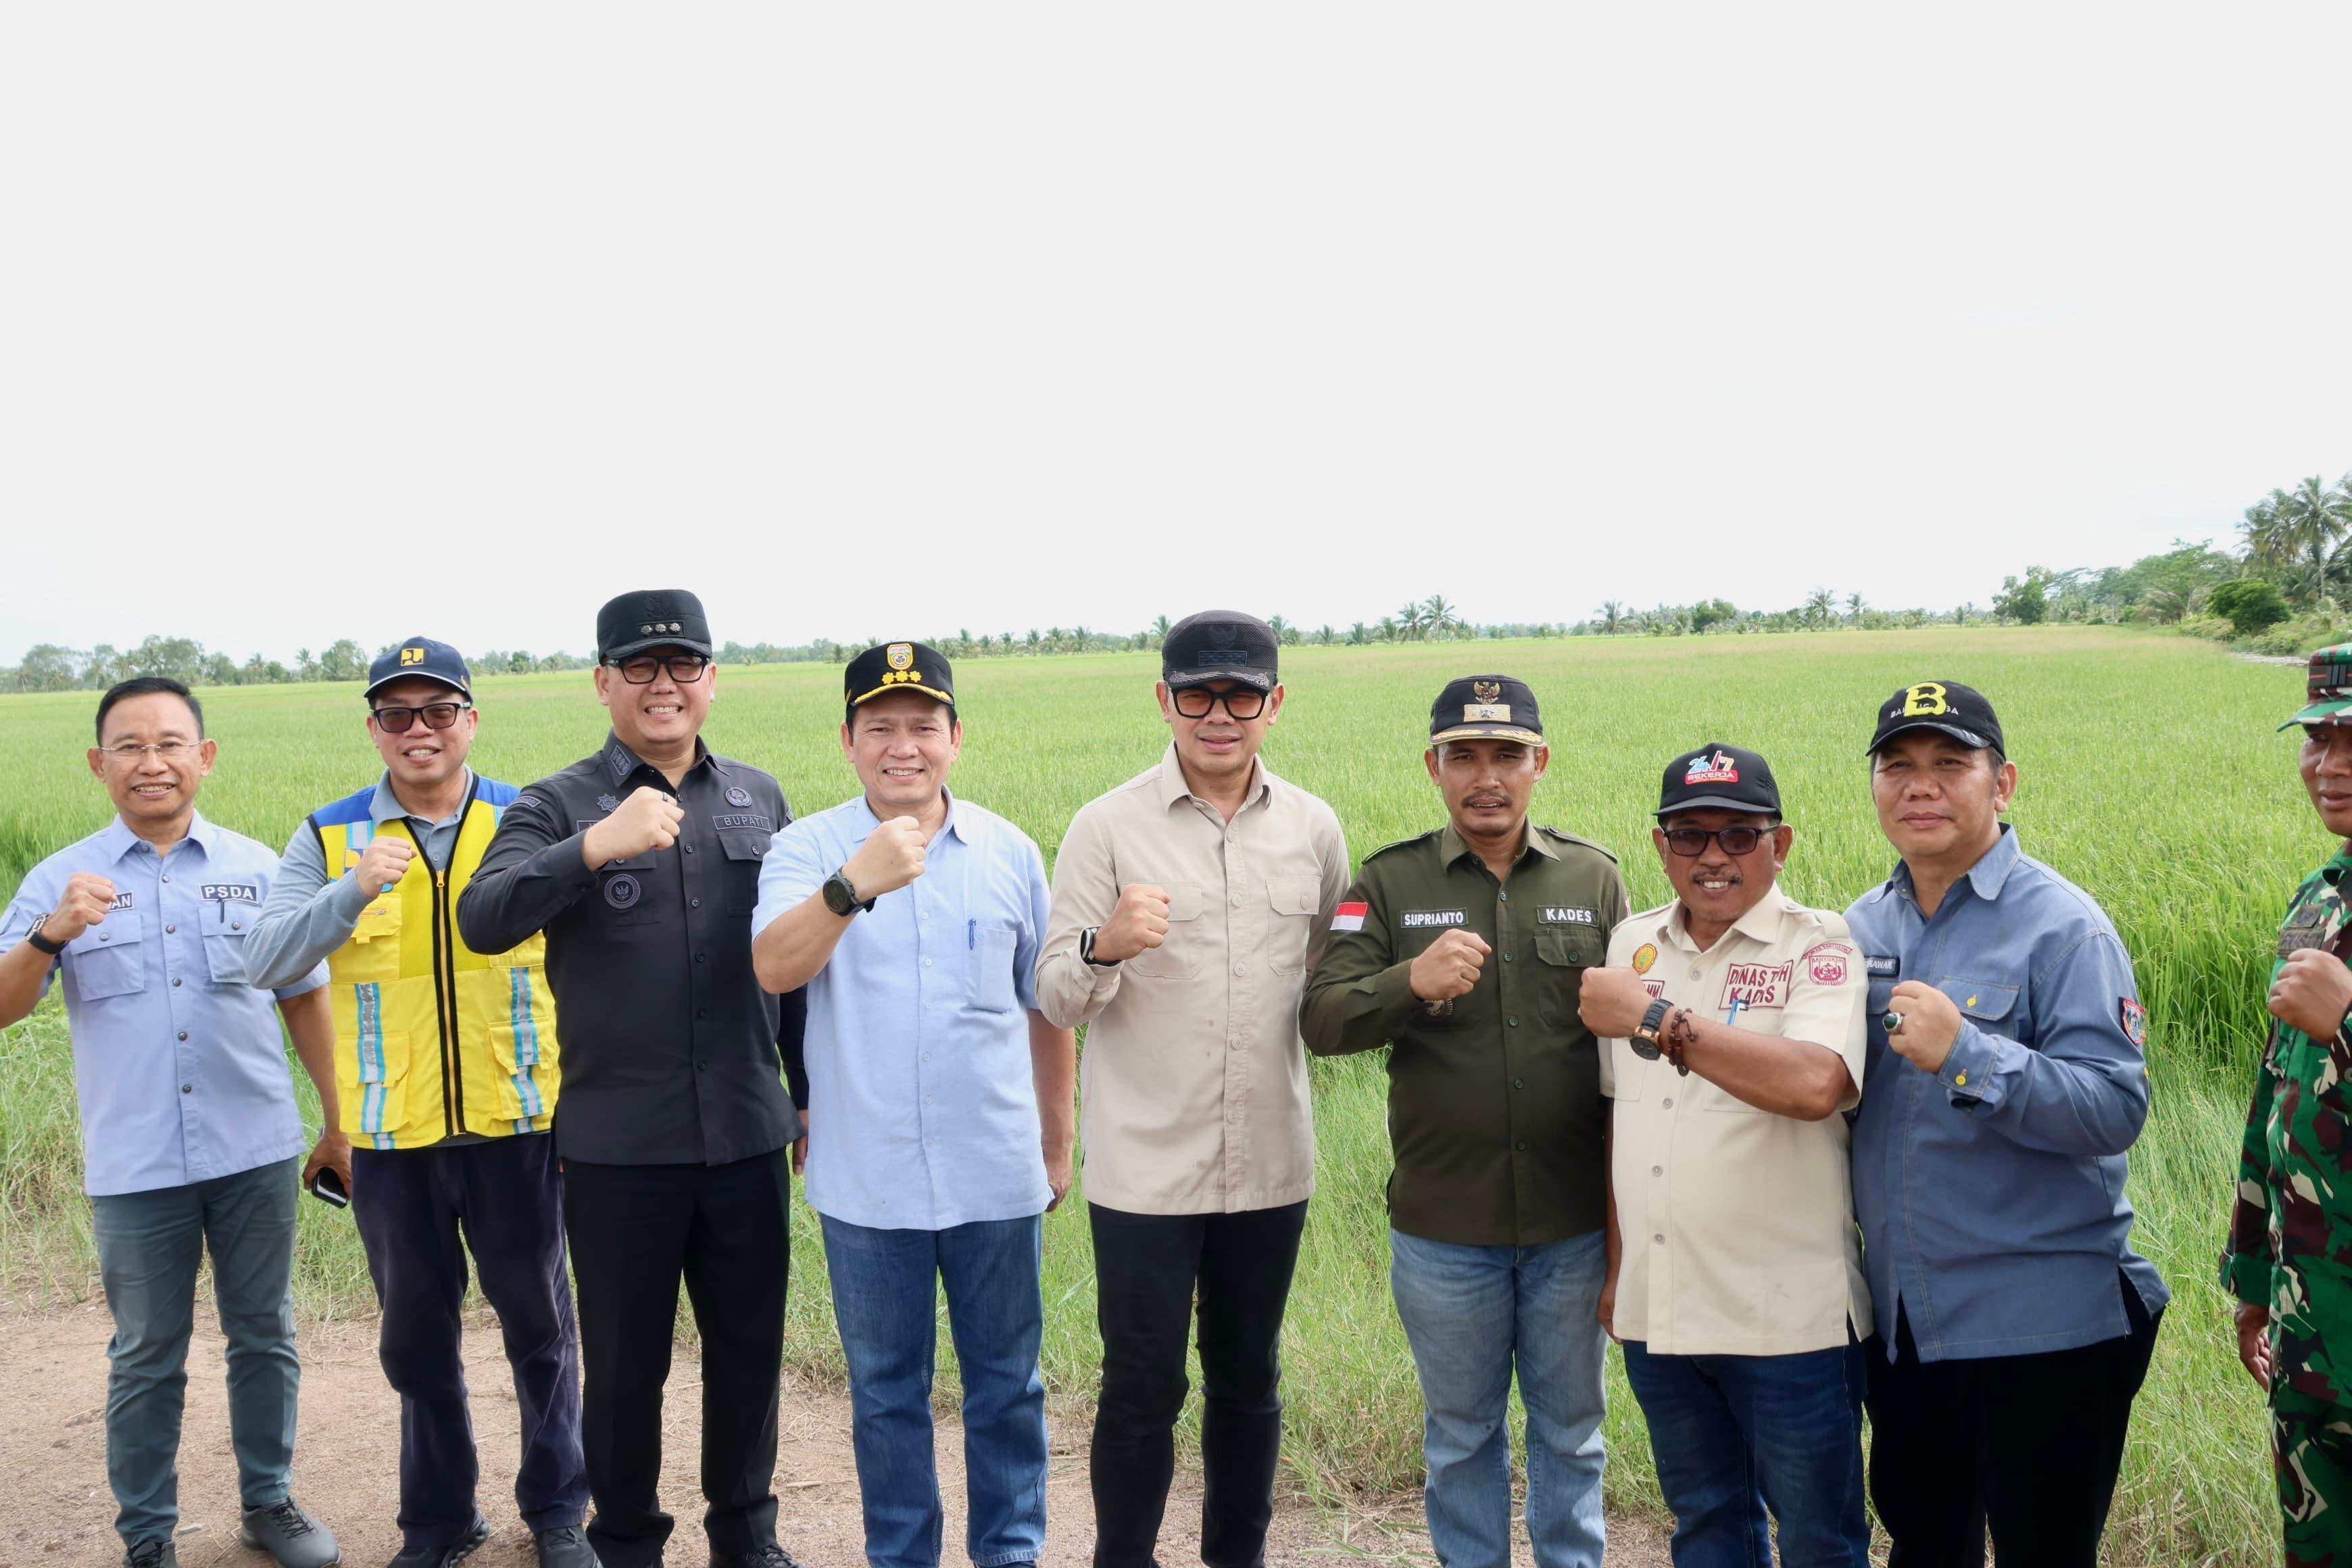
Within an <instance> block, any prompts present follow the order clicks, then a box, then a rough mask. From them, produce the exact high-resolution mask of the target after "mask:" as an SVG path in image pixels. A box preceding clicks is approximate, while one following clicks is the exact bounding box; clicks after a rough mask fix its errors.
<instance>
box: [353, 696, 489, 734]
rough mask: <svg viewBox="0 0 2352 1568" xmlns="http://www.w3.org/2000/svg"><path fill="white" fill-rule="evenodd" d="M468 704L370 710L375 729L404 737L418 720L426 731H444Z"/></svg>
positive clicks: (457, 703)
mask: <svg viewBox="0 0 2352 1568" xmlns="http://www.w3.org/2000/svg"><path fill="white" fill-rule="evenodd" d="M468 706H470V704H467V703H464V702H427V703H426V704H425V706H424V707H422V708H377V709H373V710H371V713H372V716H373V718H374V720H375V722H376V728H378V729H380V730H382V731H383V732H384V733H386V734H388V735H404V734H406V733H407V732H408V727H409V726H410V725H411V724H414V723H415V722H416V721H418V720H419V719H422V720H424V721H425V728H426V729H428V730H446V729H447V728H448V727H449V726H450V725H452V724H455V723H456V722H457V715H458V714H460V713H463V712H464V711H465V710H467V707H468Z"/></svg>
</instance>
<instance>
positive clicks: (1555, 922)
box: [1536, 904, 1601, 927]
mask: <svg viewBox="0 0 2352 1568" xmlns="http://www.w3.org/2000/svg"><path fill="white" fill-rule="evenodd" d="M1536 924H1538V925H1546V926H1594V927H1598V926H1599V925H1600V924H1601V920H1600V917H1599V916H1597V915H1595V914H1594V913H1593V912H1592V911H1591V910H1589V909H1586V908H1585V907H1584V906H1583V905H1582V904H1542V905H1538V907H1537V910H1536Z"/></svg>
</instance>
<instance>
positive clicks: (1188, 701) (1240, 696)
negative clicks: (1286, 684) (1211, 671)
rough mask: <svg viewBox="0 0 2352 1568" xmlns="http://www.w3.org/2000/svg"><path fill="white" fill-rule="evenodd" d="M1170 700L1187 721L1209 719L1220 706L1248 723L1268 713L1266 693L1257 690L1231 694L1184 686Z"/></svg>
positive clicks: (1242, 688) (1238, 688)
mask: <svg viewBox="0 0 2352 1568" xmlns="http://www.w3.org/2000/svg"><path fill="white" fill-rule="evenodd" d="M1168 697H1169V700H1171V701H1172V702H1174V703H1175V704H1176V711H1177V712H1179V713H1181V714H1182V715H1184V717H1185V718H1187V719H1205V718H1207V717H1208V716H1209V714H1210V712H1211V710H1213V709H1214V708H1215V707H1216V706H1217V704H1218V703H1220V702H1222V703H1223V704H1224V705H1225V713H1226V715H1227V716H1228V717H1229V718H1232V719H1234V720H1236V721H1248V720H1251V719H1255V718H1256V717H1257V716H1258V715H1259V714H1261V713H1263V712H1265V692H1263V691H1260V690H1259V689H1257V688H1255V687H1254V686H1236V687H1234V689H1232V690H1231V691H1212V690H1210V689H1208V688H1207V687H1205V686H1180V687H1178V688H1177V689H1175V690H1173V691H1171V692H1170V693H1169V694H1168Z"/></svg>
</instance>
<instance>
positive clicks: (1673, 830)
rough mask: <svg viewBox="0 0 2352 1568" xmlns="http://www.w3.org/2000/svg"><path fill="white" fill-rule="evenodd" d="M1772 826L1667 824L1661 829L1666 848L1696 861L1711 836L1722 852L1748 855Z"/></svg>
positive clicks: (1765, 836) (1703, 852) (1769, 834)
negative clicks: (1714, 827)
mask: <svg viewBox="0 0 2352 1568" xmlns="http://www.w3.org/2000/svg"><path fill="white" fill-rule="evenodd" d="M1776 831H1778V829H1776V828H1770V827H1746V826H1740V827H1718V828H1716V829H1715V830H1714V831H1713V832H1709V831H1708V830H1707V829H1706V828H1704V827H1669V828H1667V829H1666V830H1665V835H1666V847H1667V848H1668V849H1671V850H1672V851H1674V852H1675V854H1677V855H1679V856H1681V857H1682V858H1684V859H1685V860H1696V859H1697V858H1699V857H1700V856H1702V855H1704V854H1706V841H1707V840H1708V839H1710V838H1712V839H1714V840H1715V841H1716V842H1717V844H1720V845H1722V846H1723V852H1724V853H1725V854H1726V855H1730V856H1734V857H1738V856H1741V855H1752V854H1754V853H1755V852H1756V847H1757V846H1758V845H1759V844H1761V843H1762V842H1763V841H1764V840H1765V839H1766V838H1767V837H1770V836H1771V835H1772V834H1773V833H1774V832H1776Z"/></svg>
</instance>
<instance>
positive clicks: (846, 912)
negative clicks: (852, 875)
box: [819, 871, 874, 920]
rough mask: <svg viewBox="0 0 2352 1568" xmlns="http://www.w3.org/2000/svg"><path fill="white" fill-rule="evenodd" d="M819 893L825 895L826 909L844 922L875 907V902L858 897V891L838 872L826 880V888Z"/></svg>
mask: <svg viewBox="0 0 2352 1568" xmlns="http://www.w3.org/2000/svg"><path fill="white" fill-rule="evenodd" d="M819 891H821V892H823V893H824V907H825V908H826V909H829V910H832V911H833V912H834V913H835V914H837V915H839V916H840V917H841V918H842V919H843V920H847V919H848V918H849V917H850V916H851V915H853V914H856V912H857V911H858V910H871V909H872V908H873V907H874V900H872V899H860V898H859V897H858V896H857V889H856V888H854V887H852V886H851V885H850V882H849V879H848V878H846V877H845V876H843V875H842V874H841V873H840V872H838V871H835V873H834V874H833V875H832V876H830V877H827V878H826V879H824V887H823V888H822V889H819Z"/></svg>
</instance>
